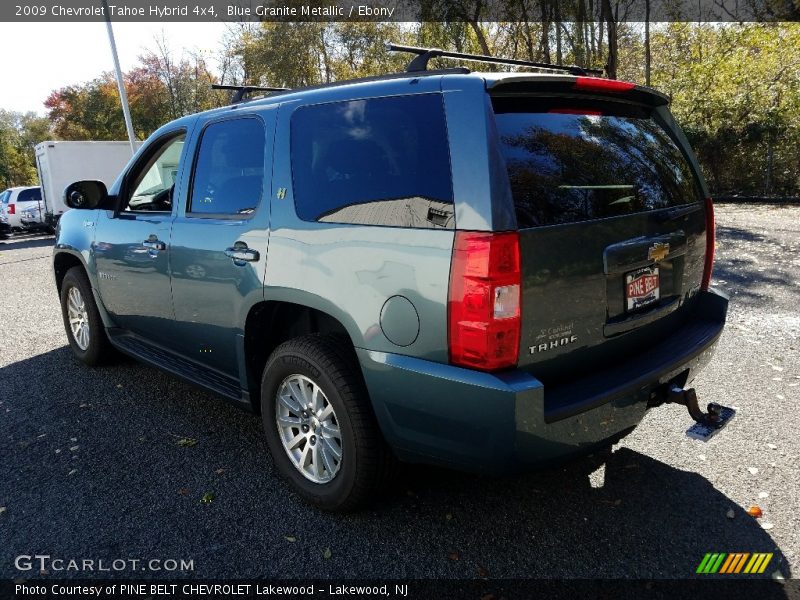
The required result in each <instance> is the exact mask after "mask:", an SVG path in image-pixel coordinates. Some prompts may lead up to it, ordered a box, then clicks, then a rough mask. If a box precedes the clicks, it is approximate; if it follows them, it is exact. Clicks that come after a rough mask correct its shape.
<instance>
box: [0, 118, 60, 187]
mask: <svg viewBox="0 0 800 600" xmlns="http://www.w3.org/2000/svg"><path fill="white" fill-rule="evenodd" d="M52 137H53V135H52V132H51V131H50V122H49V121H48V120H47V119H45V118H43V117H40V116H38V115H36V114H35V113H24V114H23V113H19V112H12V111H7V110H0V190H2V189H5V188H7V187H12V186H17V185H36V182H37V175H36V159H35V155H34V147H35V146H36V144H38V143H39V142H43V141H44V140H47V139H52Z"/></svg>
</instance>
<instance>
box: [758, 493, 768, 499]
mask: <svg viewBox="0 0 800 600" xmlns="http://www.w3.org/2000/svg"><path fill="white" fill-rule="evenodd" d="M758 497H759V498H761V499H762V500H763V499H764V498H769V492H758Z"/></svg>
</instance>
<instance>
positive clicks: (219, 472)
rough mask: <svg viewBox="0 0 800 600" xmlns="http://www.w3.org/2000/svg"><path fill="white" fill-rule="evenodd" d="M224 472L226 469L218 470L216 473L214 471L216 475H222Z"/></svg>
mask: <svg viewBox="0 0 800 600" xmlns="http://www.w3.org/2000/svg"><path fill="white" fill-rule="evenodd" d="M224 472H225V469H217V470H216V471H214V473H216V474H217V475H222V474H223V473H224Z"/></svg>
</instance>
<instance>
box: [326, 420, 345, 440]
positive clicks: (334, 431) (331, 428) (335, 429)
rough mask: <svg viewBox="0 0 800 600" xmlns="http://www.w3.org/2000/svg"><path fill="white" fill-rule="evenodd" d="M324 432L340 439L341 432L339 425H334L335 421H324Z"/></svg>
mask: <svg viewBox="0 0 800 600" xmlns="http://www.w3.org/2000/svg"><path fill="white" fill-rule="evenodd" d="M322 433H324V434H325V435H326V436H327V437H331V438H337V439H339V438H340V437H341V433H339V426H338V425H334V424H333V423H323V424H322Z"/></svg>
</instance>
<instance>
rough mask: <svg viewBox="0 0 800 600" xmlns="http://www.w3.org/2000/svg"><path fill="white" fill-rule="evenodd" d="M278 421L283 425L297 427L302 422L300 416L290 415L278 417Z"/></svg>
mask: <svg viewBox="0 0 800 600" xmlns="http://www.w3.org/2000/svg"><path fill="white" fill-rule="evenodd" d="M278 423H280V424H281V425H283V426H284V427H297V428H299V427H300V426H301V425H302V424H303V423H302V419H300V417H290V416H284V417H278Z"/></svg>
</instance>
